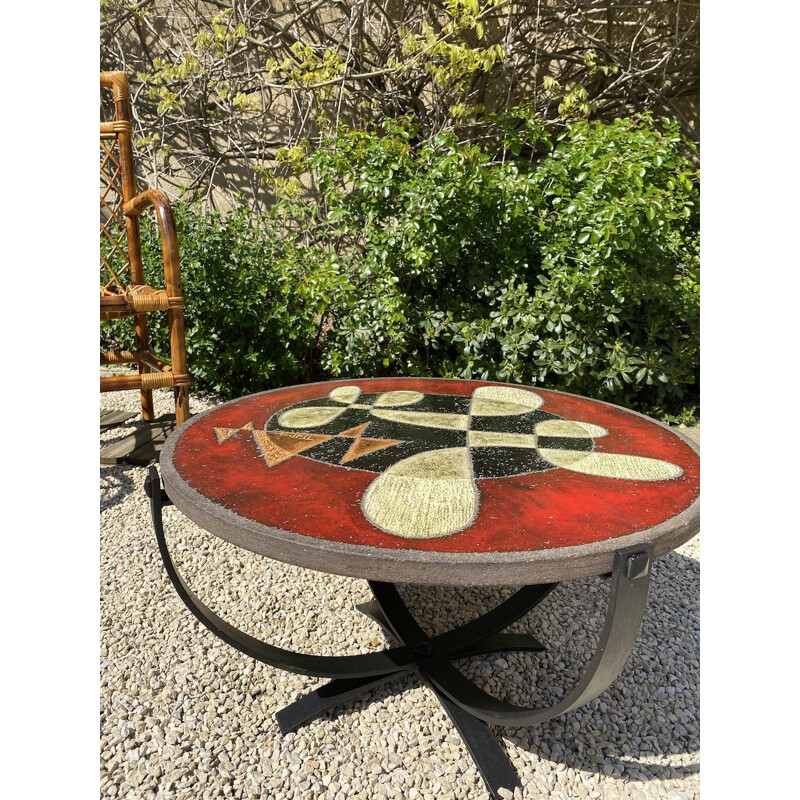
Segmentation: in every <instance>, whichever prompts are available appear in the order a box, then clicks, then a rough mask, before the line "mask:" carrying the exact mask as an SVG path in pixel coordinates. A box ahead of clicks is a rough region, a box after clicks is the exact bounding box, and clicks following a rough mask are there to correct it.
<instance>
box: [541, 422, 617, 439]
mask: <svg viewBox="0 0 800 800" xmlns="http://www.w3.org/2000/svg"><path fill="white" fill-rule="evenodd" d="M536 433H537V435H539V436H577V437H586V436H591V437H592V438H593V439H598V438H599V437H601V436H608V431H607V430H606V429H605V428H601V427H600V426H599V425H592V424H591V423H590V422H576V421H575V420H569V419H548V420H545V421H544V422H540V423H539V424H538V425H537V426H536Z"/></svg>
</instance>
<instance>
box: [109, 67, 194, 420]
mask: <svg viewBox="0 0 800 800" xmlns="http://www.w3.org/2000/svg"><path fill="white" fill-rule="evenodd" d="M100 88H101V91H103V90H110V91H111V92H112V93H113V106H114V113H113V119H110V120H106V121H103V120H101V122H100V239H101V247H100V319H101V321H103V320H110V319H118V318H120V317H133V318H134V327H135V340H136V341H135V348H134V349H133V350H110V351H107V352H101V354H100V364H101V365H114V364H136V365H137V366H138V375H133V374H130V375H107V376H105V375H104V376H101V378H100V391H101V392H113V391H122V390H127V389H140V390H141V397H142V416H143V418H144V419H146V420H152V419H153V389H157V388H160V387H172V388H173V389H174V393H175V417H176V421H177V424H179V425H180V424H181V423H183V422H185V421H186V420H187V419H188V417H189V373H188V369H187V366H186V344H185V336H184V320H183V294H182V290H181V280H180V258H179V254H178V241H177V236H176V232H175V223H174V219H173V216H172V209H171V208H170V205H169V201H168V200H167V198H166V196H165V195H164V194H163V192H159V191H157V190H154V189H148V190H145V191H144V192H141V193H139V192H138V191H137V187H136V173H135V165H134V159H133V141H132V136H133V130H132V116H131V104H130V92H129V89H128V80H127V78H126V76H125V73H123V72H101V73H100ZM149 206H152V207H153V208H154V209H155V212H156V219H157V221H158V226H159V232H160V235H161V245H162V254H163V259H164V288H154V287H152V286H148V285H147V284H146V283H145V280H144V270H143V266H142V249H141V240H140V236H139V216H140V215H141V214H142V212H143V211H144V210H145V209H146V208H148V207H149ZM154 311H160V312H166V316H167V320H166V322H167V326H168V328H169V340H170V360H166V359H164V358H161V357H160V356H157V355H155V354H154V353H153V352H152V351H151V349H150V344H149V334H148V316H147V315H148V314H150V313H151V312H154Z"/></svg>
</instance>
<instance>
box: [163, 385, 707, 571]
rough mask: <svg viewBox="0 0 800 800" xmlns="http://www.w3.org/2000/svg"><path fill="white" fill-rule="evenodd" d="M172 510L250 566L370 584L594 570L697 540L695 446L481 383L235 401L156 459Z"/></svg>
mask: <svg viewBox="0 0 800 800" xmlns="http://www.w3.org/2000/svg"><path fill="white" fill-rule="evenodd" d="M160 463H161V470H162V476H163V480H164V486H165V488H166V490H167V493H168V494H169V496H170V498H171V500H172V501H173V503H174V504H175V505H176V506H177V508H178V509H180V510H181V511H182V512H183V513H184V514H185V515H186V516H187V517H189V519H191V520H193V521H194V522H196V523H197V524H198V525H200V526H201V527H203V528H205V529H206V530H208V531H210V532H212V533H214V534H216V535H218V536H220V537H221V538H223V539H225V540H227V541H230V542H233V543H234V544H236V545H239V546H241V547H245V548H247V549H249V550H252V551H254V552H257V553H261V554H263V555H266V556H269V557H270V558H275V559H278V560H280V561H286V562H289V563H293V564H297V565H300V566H304V567H309V568H312V569H318V570H323V571H325V572H331V573H337V574H341V575H349V576H352V577H358V578H367V579H371V580H379V581H393V582H408V583H438V584H450V585H458V584H461V585H486V584H520V583H542V582H556V581H560V580H566V579H569V578H577V577H583V576H586V575H595V574H602V573H605V572H610V571H611V567H612V563H613V557H614V552H615V551H616V550H617V549H619V548H621V547H627V546H630V545H636V544H640V543H642V542H652V543H653V545H654V548H655V555H656V556H659V555H662V554H664V553H666V552H668V551H670V550H672V549H674V548H675V547H678V546H679V545H681V544H683V543H684V542H686V541H688V540H689V539H690V538H691V537H692V536H694V535H695V534H696V533H697V531H698V529H699V515H700V507H699V491H700V460H699V456H698V449H697V446H696V445H695V444H694V443H693V442H691V441H690V440H689V439H688V438H686V437H684V436H683V435H681V434H680V433H678V432H676V431H674V430H671V429H670V428H668V427H666V426H665V425H662V424H661V423H658V422H656V421H654V420H651V419H649V418H648V417H645V416H643V415H641V414H637V413H635V412H632V411H628V410H626V409H622V408H620V407H618V406H614V405H610V404H608V403H602V402H599V401H596V400H590V399H587V398H583V397H577V396H575V395H570V394H565V393H563V392H554V391H549V390H547V389H543V388H539V387H535V388H528V387H523V386H519V385H509V384H498V383H488V382H485V381H465V380H441V379H435V378H370V379H351V380H338V381H328V382H325V383H314V384H306V385H302V386H290V387H287V388H282V389H275V390H272V391H268V392H263V393H261V394H256V395H251V396H248V397H243V398H241V399H239V400H234V401H232V402H230V403H225V404H223V405H220V406H217V407H216V408H214V409H212V410H210V411H207V412H205V413H203V414H200V415H198V416H196V417H193V418H192V419H191V420H189V422H187V423H186V424H184V425H182V426H181V427H180V428H178V429H177V430H176V431H175V432H173V433H172V434H171V436H170V437H169V439H168V440H167V442H166V443H165V445H164V448H163V450H162V453H161V459H160Z"/></svg>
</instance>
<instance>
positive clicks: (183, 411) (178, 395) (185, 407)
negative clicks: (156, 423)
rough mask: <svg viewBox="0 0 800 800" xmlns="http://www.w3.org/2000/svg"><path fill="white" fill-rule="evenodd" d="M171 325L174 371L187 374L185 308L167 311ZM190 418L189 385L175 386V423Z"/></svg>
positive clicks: (170, 345) (171, 349) (168, 321)
mask: <svg viewBox="0 0 800 800" xmlns="http://www.w3.org/2000/svg"><path fill="white" fill-rule="evenodd" d="M167 324H168V325H169V348H170V361H171V362H172V371H173V372H174V374H175V375H186V374H187V373H188V372H189V368H188V366H187V364H186V336H185V332H184V322H183V309H182V308H171V309H170V310H169V311H167ZM188 419H189V387H188V386H176V387H175V424H176V425H183V423H184V422H186V420H188Z"/></svg>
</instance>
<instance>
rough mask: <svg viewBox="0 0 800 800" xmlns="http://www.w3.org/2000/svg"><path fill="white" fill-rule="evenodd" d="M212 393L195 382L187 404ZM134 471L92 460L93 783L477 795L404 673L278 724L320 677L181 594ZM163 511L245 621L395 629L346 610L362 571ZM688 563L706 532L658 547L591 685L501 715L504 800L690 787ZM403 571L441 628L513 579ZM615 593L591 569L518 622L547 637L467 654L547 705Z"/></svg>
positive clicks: (691, 602) (504, 683)
mask: <svg viewBox="0 0 800 800" xmlns="http://www.w3.org/2000/svg"><path fill="white" fill-rule="evenodd" d="M155 395H156V413H157V414H163V413H167V412H169V411H171V410H173V409H172V405H171V395H170V394H169V393H168V392H166V391H164V390H160V391H157V392H156V393H155ZM214 404H215V402H214V401H213V399H209V398H198V397H196V396H194V397H192V410H193V411H194V412H198V411H201V410H204V409H205V408H208V407H210V406H212V405H214ZM137 405H138V393H137V392H114V393H109V394H104V395H101V408H109V409H110V408H118V409H125V410H130V411H135V410H137ZM135 424H141V423H138V422H136V420H132V421H131V422H129V423H127V424H125V425H123V426H120V427H119V428H116V429H113V430H111V431H108V432H105V433H103V434H102V435H101V442H102V443H105V442H107V441H111V440H113V439H114V438H117V437H119V436H122V435H124V434H125V433H127V432H128V431H129V430H130V429H131V428H132V427H133V425H135ZM145 475H146V470H145V469H144V468H140V467H134V466H129V465H119V466H101V468H100V487H101V527H100V548H101V550H100V558H101V564H100V570H101V571H100V577H101V590H100V591H101V627H102V631H101V637H102V638H101V658H102V663H101V665H100V669H101V742H100V757H101V779H100V789H101V797H103V798H107V797H118V798H142V800H145V799H146V800H190V799H191V800H216V799H217V798H227V797H232V798H269V799H270V800H273V799H274V800H284V798H304V799H305V798H310V799H313V800H315V799H316V798H320V800H322V799H324V800H341V799H342V798H363V799H364V800H367V799H368V798H369V800H372V798H395V797H397V798H403V799H404V800H405V798H408V800H415V798H417V799H419V800H456V799H458V800H467V799H468V798H469V799H470V800H472V799H473V798H486V797H488V792H487V791H486V788H485V785H484V783H483V781H482V780H481V778H480V776H479V775H478V774H477V772H476V769H475V766H474V765H473V763H472V760H471V759H470V757H469V755H468V754H467V752H466V749H465V747H464V745H463V744H462V742H461V739H460V738H459V736H458V735H457V734H456V732H455V730H454V728H453V726H452V724H451V723H450V721H449V719H448V718H447V717H446V715H445V712H444V710H443V709H442V707H441V706H440V705H439V703H438V702H437V701H436V700H435V698H434V697H433V695H432V694H431V693H430V692H429V690H428V689H427V688H426V687H425V686H422V685H420V683H419V681H418V680H416V679H415V678H412V677H410V676H407V677H406V678H402V679H399V680H398V681H397V682H395V683H391V684H388V685H387V686H384V687H381V688H379V689H376V690H374V691H373V692H371V693H370V694H368V695H365V696H362V697H361V698H358V699H356V700H355V701H353V702H351V703H349V704H347V705H346V706H343V707H342V708H341V710H339V712H338V713H335V714H327V715H325V716H323V717H322V718H320V719H318V720H316V721H314V722H312V723H310V724H309V725H307V726H306V727H305V728H302V729H301V730H299V731H298V732H296V733H292V734H288V735H287V736H282V735H281V734H280V732H279V730H278V726H277V723H276V722H275V720H274V714H275V712H276V711H278V710H279V709H280V708H282V707H283V706H285V705H287V704H288V703H290V702H292V701H293V700H295V699H296V698H297V697H298V696H300V695H301V694H303V693H305V692H306V691H309V690H310V689H312V688H315V687H317V686H319V685H321V684H322V683H324V682H325V681H324V680H322V679H315V678H307V677H304V676H300V675H293V674H291V673H288V672H283V671H280V670H277V669H273V668H271V667H268V666H266V665H264V664H261V663H260V662H257V661H254V660H252V659H250V658H248V657H247V656H245V655H243V654H241V653H239V652H238V651H237V650H234V649H233V648H231V647H228V646H227V645H226V644H224V643H223V642H221V641H220V640H219V639H217V638H216V637H215V636H214V635H213V634H211V633H210V632H209V631H207V630H206V628H204V627H203V626H202V625H201V624H200V623H199V622H197V621H196V620H195V618H194V617H193V616H192V615H191V614H190V613H189V612H188V611H187V610H186V608H185V607H184V605H183V603H182V602H181V601H180V599H179V598H178V596H177V595H176V593H175V591H174V590H173V588H172V586H171V585H170V583H169V580H168V578H167V576H166V574H165V572H164V569H163V566H162V564H161V561H160V559H159V555H158V549H157V545H156V541H155V535H154V533H153V531H152V528H151V525H150V521H149V509H148V505H147V502H146V500H147V498H146V497H145V495H144V492H143V491H142V484H143V482H144V479H145ZM164 516H165V524H166V528H167V536H168V539H169V543H170V549H171V550H172V552H173V554H174V557H175V560H176V562H177V564H178V567H179V569H181V571H182V572H183V574H184V576H185V577H186V579H187V580H188V582H189V584H190V585H191V586H192V587H193V588H194V590H195V592H196V593H197V595H198V596H199V597H200V598H201V599H202V600H203V601H204V602H205V603H207V604H208V605H209V606H210V607H211V608H213V609H214V610H215V611H216V612H217V613H219V614H221V615H222V616H224V617H226V618H227V619H229V620H231V621H232V622H234V623H235V624H237V625H239V626H240V627H242V628H243V629H244V630H246V631H247V632H248V633H251V634H252V635H254V636H259V637H262V638H266V639H268V640H269V641H271V642H272V643H274V644H277V645H280V646H283V647H291V648H294V649H297V650H304V651H306V652H316V653H320V654H343V653H362V652H370V651H375V650H380V649H383V647H384V646H385V645H386V639H385V637H384V635H383V633H382V632H381V630H380V628H379V627H378V626H377V625H376V624H375V623H373V622H371V621H369V620H367V619H366V618H365V617H363V616H362V615H361V614H359V613H358V612H356V611H355V610H354V608H353V605H354V603H357V602H363V601H366V600H368V599H369V598H370V593H369V589H368V587H367V584H366V582H365V581H362V580H355V579H351V578H343V577H338V576H334V575H327V574H324V573H318V572H312V571H309V570H303V569H300V568H297V567H293V566H289V565H286V564H281V563H279V562H276V561H270V560H268V559H266V558H263V557H261V556H258V555H255V554H252V553H249V552H247V551H245V550H240V549H238V548H236V547H234V546H233V545H230V544H228V543H226V542H223V541H222V540H220V539H217V538H216V537H214V536H212V535H211V534H208V533H206V532H205V531H203V530H201V529H200V528H198V527H197V526H196V525H194V524H193V523H191V522H189V521H188V520H186V519H185V518H184V517H183V516H182V515H181V514H180V512H178V511H177V510H176V509H174V508H167V509H166V510H165V514H164ZM699 574H700V544H699V537H696V538H695V539H693V540H692V541H691V542H689V543H687V544H686V545H684V546H683V547H681V548H680V549H679V550H677V551H675V552H673V553H670V554H669V555H666V556H664V557H662V558H660V559H659V560H658V561H657V562H656V563H655V565H654V567H653V577H652V583H651V589H650V599H649V602H648V609H647V613H646V615H645V619H644V623H643V626H642V631H641V633H640V636H639V639H638V640H637V643H636V645H635V647H634V650H633V653H632V654H631V656H630V658H629V659H628V662H627V664H626V666H625V668H624V669H623V671H622V673H621V675H620V676H619V677H618V678H617V680H616V681H615V682H614V683H613V685H612V686H611V688H610V689H608V690H607V691H605V692H604V693H603V694H602V695H601V696H600V697H599V698H598V699H596V700H594V701H593V702H591V703H589V704H588V705H586V706H584V707H583V708H581V709H579V710H576V711H573V712H571V713H569V714H566V715H565V716H562V717H559V718H558V719H555V720H552V721H550V722H548V723H545V724H542V725H539V726H534V727H529V728H518V729H517V728H501V727H497V728H494V730H495V733H496V734H497V735H498V736H499V737H501V741H502V742H503V743H504V745H505V747H506V749H507V752H508V754H509V756H510V758H511V761H512V763H513V764H514V767H515V768H516V769H517V771H518V772H519V775H520V779H521V781H522V785H523V789H522V791H519V790H517V791H516V793H515V794H514V795H513V797H514V798H540V797H551V798H560V800H566V799H567V798H570V799H571V798H584V797H586V798H603V799H604V800H613V798H632V799H633V800H647V799H648V798H666V799H667V800H689V798H697V797H699V772H700V753H699ZM399 588H400V591H401V594H402V595H403V596H404V598H405V599H406V601H407V602H408V603H409V605H410V606H411V608H412V609H413V610H414V612H415V614H416V615H417V618H418V620H419V621H420V623H421V624H422V625H423V627H425V628H426V629H429V630H430V631H431V632H432V633H437V632H440V631H442V630H445V629H447V628H448V627H450V626H451V624H452V623H455V622H457V621H464V620H465V619H468V618H470V617H473V616H476V615H478V614H479V613H482V612H483V611H485V610H487V609H488V608H489V607H491V606H494V605H496V604H497V603H498V602H499V601H500V600H501V599H503V598H504V597H506V596H508V595H509V594H510V593H511V591H512V590H513V587H500V588H488V589H487V588H482V589H472V590H469V589H468V590H464V589H457V590H456V589H452V588H447V587H424V586H410V585H406V586H400V587H399ZM607 597H608V582H607V581H604V580H603V579H600V578H591V579H583V580H577V581H572V582H569V583H566V584H562V585H560V586H559V587H558V588H557V589H556V590H555V591H554V592H553V593H552V594H551V595H550V596H549V597H548V598H547V599H546V600H545V601H544V602H543V603H542V604H541V605H540V606H539V607H538V608H537V609H535V610H534V611H533V612H531V614H529V615H528V616H527V617H525V618H523V619H522V620H521V621H519V622H518V623H515V625H513V626H512V627H511V628H510V629H509V630H511V631H519V632H529V633H531V634H533V635H534V636H536V637H538V638H539V639H540V640H542V641H543V642H544V643H545V644H546V645H547V646H548V651H547V652H545V653H542V654H509V655H492V656H484V657H477V658H472V659H469V660H464V661H462V662H460V663H459V666H460V667H461V668H462V669H463V670H464V672H465V673H466V674H467V675H468V676H469V677H471V678H472V679H473V680H475V681H476V682H477V683H479V684H480V685H482V686H483V687H484V688H486V689H487V690H488V691H491V692H493V693H496V694H498V696H505V697H507V698H508V699H509V700H511V701H515V702H519V703H524V704H526V705H537V704H541V703H547V704H550V703H552V702H554V701H556V700H557V699H558V698H559V697H560V696H561V694H562V692H563V690H564V689H569V688H570V687H571V685H572V684H573V683H574V682H575V681H576V680H577V679H578V677H579V675H580V673H581V671H582V669H583V667H584V665H585V664H586V663H587V662H588V660H589V658H590V657H591V655H592V653H593V651H594V647H595V644H596V642H597V639H598V637H599V634H600V629H601V627H602V620H603V615H604V613H605V603H606V599H607ZM562 687H563V688H562ZM397 689H400V690H401V691H399V692H398V691H396V690H397ZM507 796H508V797H511V794H510V793H509V794H508V795H507Z"/></svg>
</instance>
